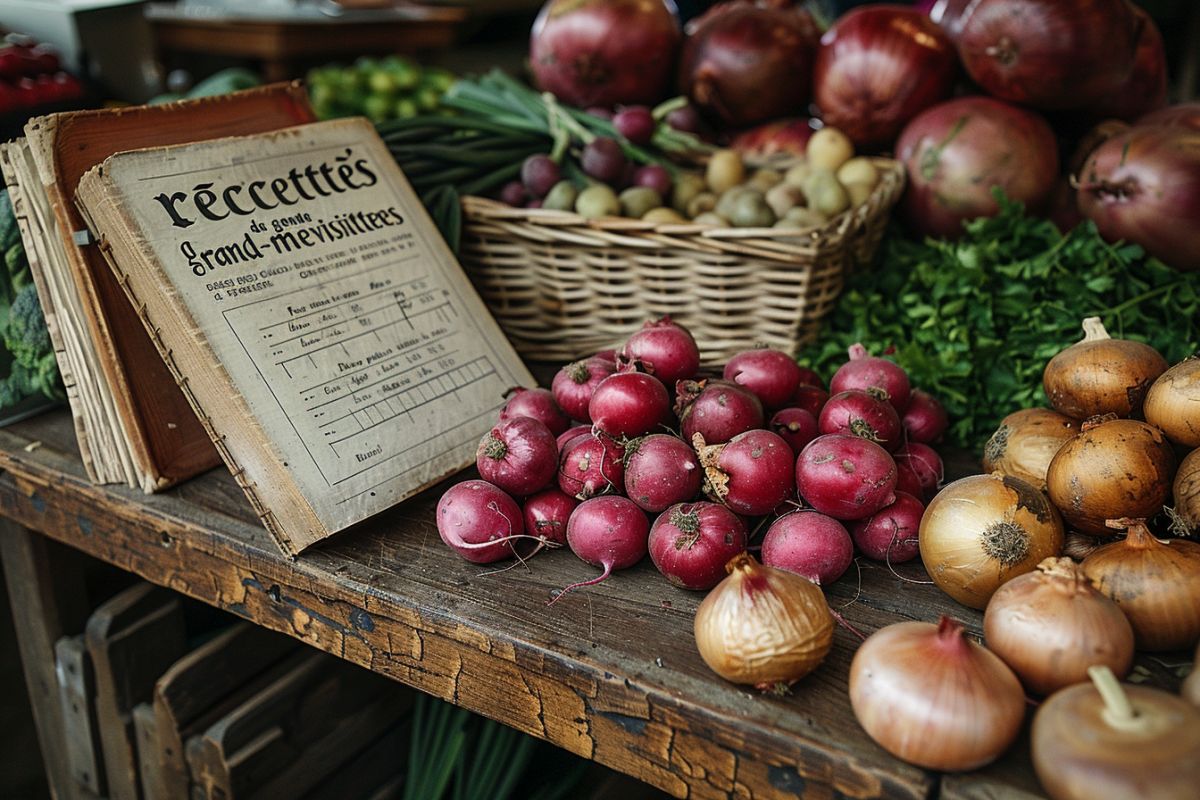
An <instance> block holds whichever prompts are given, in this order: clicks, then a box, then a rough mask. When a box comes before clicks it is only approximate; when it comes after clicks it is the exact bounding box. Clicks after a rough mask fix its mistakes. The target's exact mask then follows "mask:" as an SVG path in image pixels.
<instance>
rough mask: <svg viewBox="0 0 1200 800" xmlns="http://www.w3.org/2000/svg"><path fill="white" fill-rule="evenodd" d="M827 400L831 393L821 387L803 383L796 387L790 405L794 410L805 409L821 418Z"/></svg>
mask: <svg viewBox="0 0 1200 800" xmlns="http://www.w3.org/2000/svg"><path fill="white" fill-rule="evenodd" d="M827 400H829V392H827V391H825V390H824V389H822V388H821V387H820V386H813V385H811V384H803V383H802V384H800V385H799V386H797V387H796V391H795V393H794V394H793V395H792V399H791V402H790V403H789V405H790V406H791V407H794V408H803V409H804V410H805V411H807V412H808V413H810V414H812V415H813V416H814V417H819V416H821V409H822V408H824V407H825V403H826V401H827Z"/></svg>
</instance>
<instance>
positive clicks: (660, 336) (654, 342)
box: [621, 317, 700, 386]
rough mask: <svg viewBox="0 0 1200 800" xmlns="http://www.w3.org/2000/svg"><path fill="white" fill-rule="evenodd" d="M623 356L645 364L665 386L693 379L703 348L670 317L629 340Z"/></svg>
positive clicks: (658, 321) (685, 329)
mask: <svg viewBox="0 0 1200 800" xmlns="http://www.w3.org/2000/svg"><path fill="white" fill-rule="evenodd" d="M621 354H622V355H624V356H625V357H626V358H629V359H631V360H636V361H640V362H642V365H643V366H644V367H645V368H646V371H647V372H649V373H650V374H651V375H653V376H654V377H656V378H658V379H659V380H660V381H662V382H663V384H664V385H665V386H674V385H675V382H676V381H681V380H684V379H686V378H691V377H693V376H694V375H695V374H696V372H697V371H699V369H700V348H699V347H697V346H696V340H695V339H693V338H692V334H691V333H689V332H688V329H687V328H685V327H683V326H682V325H680V324H678V323H676V322H672V321H671V318H670V317H663V318H662V319H659V320H653V321H651V322H647V323H646V324H645V325H643V326H642V329H641V330H640V331H638V332H637V333H635V334H633V335H632V336H630V337H629V341H628V342H626V343H625V347H624V349H623V350H622V351H621Z"/></svg>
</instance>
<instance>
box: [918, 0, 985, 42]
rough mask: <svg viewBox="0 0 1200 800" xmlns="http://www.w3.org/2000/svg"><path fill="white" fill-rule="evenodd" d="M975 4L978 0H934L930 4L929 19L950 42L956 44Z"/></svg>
mask: <svg viewBox="0 0 1200 800" xmlns="http://www.w3.org/2000/svg"><path fill="white" fill-rule="evenodd" d="M976 2H978V0H934V2H933V3H931V4H930V9H929V18H930V19H931V20H933V21H934V22H936V23H937V25H938V27H940V28H941V29H942V30H943V31H945V32H946V35H947V36H949V37H950V41H952V42H956V43H957V42H958V35H959V34H960V33H962V29H963V23H964V22H966V19H965V18H966V17H967V16H968V15H969V13H970V11H971V7H972V6H973V5H974V4H975V3H976Z"/></svg>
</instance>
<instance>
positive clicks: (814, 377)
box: [796, 366, 825, 390]
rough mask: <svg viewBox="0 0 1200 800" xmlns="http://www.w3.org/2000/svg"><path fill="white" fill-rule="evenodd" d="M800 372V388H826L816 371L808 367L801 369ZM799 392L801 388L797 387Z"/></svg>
mask: <svg viewBox="0 0 1200 800" xmlns="http://www.w3.org/2000/svg"><path fill="white" fill-rule="evenodd" d="M798 368H799V370H800V386H816V387H817V388H819V389H823V388H825V381H823V380H821V376H820V375H818V374H817V371H816V370H813V369H809V368H808V367H799V366H798ZM796 388H797V390H799V388H800V387H799V386H798V387H796Z"/></svg>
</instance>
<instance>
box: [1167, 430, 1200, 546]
mask: <svg viewBox="0 0 1200 800" xmlns="http://www.w3.org/2000/svg"><path fill="white" fill-rule="evenodd" d="M1172 494H1173V495H1174V500H1173V502H1174V503H1175V507H1174V511H1175V515H1176V519H1177V520H1179V521H1180V522H1182V523H1183V525H1184V526H1185V530H1184V531H1181V533H1186V534H1189V535H1190V534H1195V533H1200V448H1197V449H1195V450H1193V451H1192V452H1190V453H1188V454H1187V455H1186V456H1184V457H1183V461H1180V462H1179V469H1178V470H1176V471H1175V484H1174V487H1173V489H1172Z"/></svg>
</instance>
